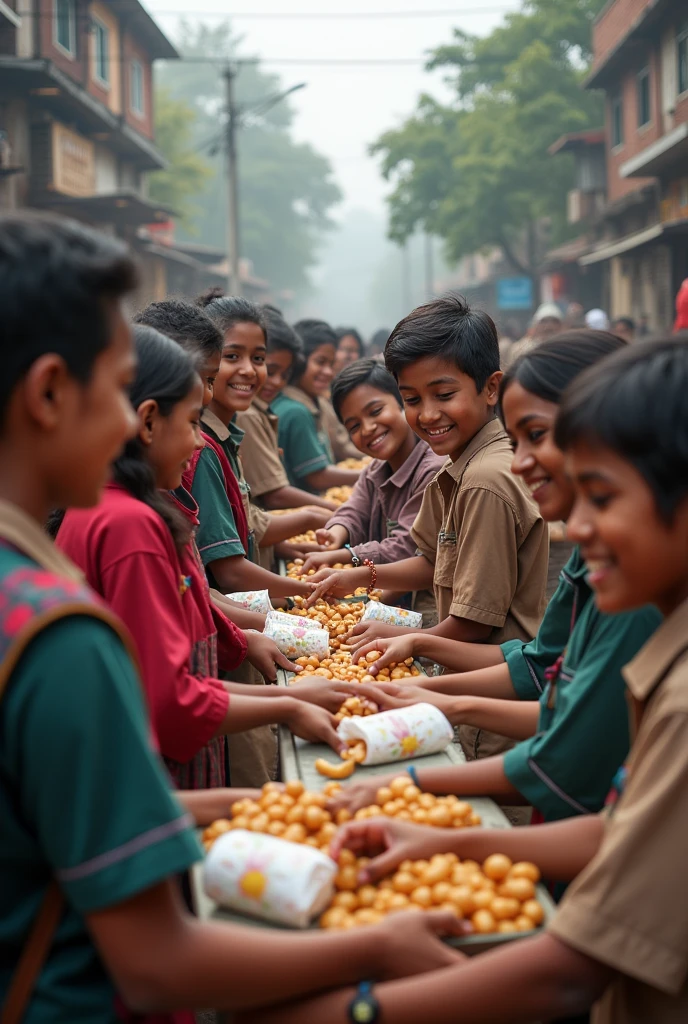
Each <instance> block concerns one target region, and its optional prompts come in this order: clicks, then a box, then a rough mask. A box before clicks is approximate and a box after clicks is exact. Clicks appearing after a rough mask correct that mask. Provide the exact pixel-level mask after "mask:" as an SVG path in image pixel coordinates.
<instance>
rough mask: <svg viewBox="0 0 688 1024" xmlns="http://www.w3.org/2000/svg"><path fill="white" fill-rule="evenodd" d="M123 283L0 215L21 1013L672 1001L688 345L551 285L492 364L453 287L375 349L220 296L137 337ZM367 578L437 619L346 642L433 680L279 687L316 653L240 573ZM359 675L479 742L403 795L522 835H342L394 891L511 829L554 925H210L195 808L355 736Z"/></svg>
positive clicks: (276, 1011)
mask: <svg viewBox="0 0 688 1024" xmlns="http://www.w3.org/2000/svg"><path fill="white" fill-rule="evenodd" d="M137 285H138V274H137V268H136V264H135V262H134V261H133V259H132V257H131V255H130V254H129V252H128V251H127V249H126V248H125V247H124V246H123V245H122V244H121V243H120V242H118V241H116V240H114V239H112V238H109V237H106V236H104V235H100V234H98V233H96V232H94V231H91V230H90V229H87V228H85V227H83V226H81V225H77V224H75V223H72V222H70V221H67V220H58V219H52V218H50V217H48V216H44V215H38V214H29V213H24V214H20V215H11V216H5V217H3V218H0V296H1V297H2V308H3V317H2V321H1V323H0V346H1V349H2V354H3V358H4V366H5V369H4V373H3V376H2V382H1V383H0V412H1V416H2V420H1V426H0V655H1V659H2V660H1V661H0V822H1V832H0V835H1V838H0V866H1V868H2V878H3V885H2V887H1V888H0V1005H1V1007H2V1011H1V1013H0V1019H1V1020H2V1024H18V1022H20V1021H25V1022H27V1024H34V1022H35V1024H38V1022H41V1024H43V1022H70V1024H81V1022H83V1024H87V1022H88V1024H96V1022H98V1024H100V1022H106V1021H107V1022H110V1021H112V1022H115V1021H146V1022H148V1024H164V1022H167V1024H172V1022H175V1024H190V1022H192V1021H193V1019H194V1017H193V1014H194V1011H200V1010H203V1009H205V1008H209V1007H212V1008H217V1009H219V1010H227V1011H230V1012H231V1013H232V1014H234V1015H235V1019H236V1020H237V1021H239V1022H241V1024H277V1022H279V1024H317V1022H321V1021H328V1022H330V1021H331V1022H336V1021H342V1022H344V1021H346V1020H355V1021H356V1020H361V1019H362V1018H360V1016H357V1014H358V1013H359V1011H360V1010H361V1005H362V1003H361V1001H360V999H358V998H357V992H358V993H359V995H360V994H361V993H362V992H363V993H364V994H365V1005H364V1010H365V1013H366V1017H365V1019H366V1021H369V1022H371V1024H372V1022H373V1021H375V1020H378V1019H380V1020H382V1021H383V1022H385V1024H418V1022H419V1021H429V1022H434V1024H445V1022H446V1024H454V1022H455V1021H456V1020H461V1021H465V1022H467V1024H488V1022H489V1024H500V1022H503V1024H518V1022H522V1024H528V1022H533V1021H536V1020H541V1021H544V1020H552V1019H565V1020H569V1021H570V1022H572V1021H574V1020H575V1021H576V1022H581V1021H584V1020H587V1019H589V1018H588V1014H589V1013H592V1020H594V1022H595V1024H649V1022H652V1024H678V1022H679V1021H681V1022H683V1021H685V1020H686V1019H688V977H687V976H688V913H686V908H685V906H684V904H683V901H682V898H681V896H680V893H681V892H682V891H683V882H684V879H683V872H684V863H685V862H684V860H683V858H684V856H686V854H687V853H688V846H687V843H686V838H685V837H686V832H685V825H684V820H685V817H684V816H685V813H686V810H688V804H687V801H688V796H687V794H688V786H687V785H686V783H688V743H687V742H686V740H687V739H688V737H687V736H686V723H687V722H688V717H687V715H686V710H687V702H688V411H687V409H686V403H685V393H686V390H687V389H688V334H684V333H681V325H680V324H679V326H678V328H677V333H676V335H675V336H674V337H667V338H652V339H640V338H635V325H634V324H633V323H632V321H629V320H628V319H627V318H620V319H619V320H617V321H614V322H613V323H609V321H608V319H607V317H606V316H605V314H604V313H603V312H602V311H601V310H591V311H589V312H588V314H587V315H585V316H584V319H583V322H582V323H576V324H574V325H566V324H565V323H564V318H563V317H562V314H561V312H560V311H559V309H558V307H557V306H555V305H544V306H541V307H540V309H539V310H538V311H537V313H536V315H535V318H534V321H533V329H532V331H531V332H530V334H529V336H528V337H527V338H526V339H523V340H522V341H521V342H518V343H516V344H514V345H513V346H510V349H509V351H508V352H507V353H505V352H504V351H501V352H500V339H499V337H498V333H497V329H496V327H495V324H494V323H493V321H492V319H491V318H490V317H489V316H488V315H487V313H485V312H483V311H481V310H478V309H471V308H470V307H469V306H468V305H467V304H466V303H465V301H463V300H462V299H461V298H459V297H457V296H453V295H448V296H443V297H440V298H436V299H433V300H432V301H430V302H428V303H426V304H425V305H423V306H421V307H419V308H417V309H415V310H413V311H410V312H409V313H408V315H407V316H405V317H404V318H403V319H402V320H401V321H400V322H399V323H398V324H397V325H396V326H395V327H394V328H393V329H392V330H391V331H383V332H381V334H380V336H376V337H375V338H373V339H372V342H371V344H370V346H365V345H364V343H363V341H362V338H361V336H360V335H359V333H358V332H357V331H356V330H355V329H354V328H352V327H342V328H339V329H337V330H335V329H333V328H332V327H331V326H330V325H329V324H327V323H326V322H325V321H323V320H316V319H308V320H301V321H299V322H296V323H294V324H289V323H288V322H287V321H286V319H285V318H284V316H283V315H282V313H281V312H280V311H279V310H278V309H276V308H274V307H272V306H263V307H259V306H257V305H255V304H254V303H252V302H250V301H249V300H247V299H245V298H240V297H235V296H227V295H222V294H217V293H212V294H208V295H205V296H202V297H200V298H198V299H194V298H191V297H186V298H169V299H165V300H163V301H160V302H155V303H153V304H151V305H149V306H148V307H146V308H144V309H141V310H139V311H138V312H137V313H136V314H135V316H134V317H133V319H132V320H130V319H129V318H128V317H127V316H126V315H125V312H124V310H125V305H126V303H127V302H128V301H131V296H132V295H133V294H134V293H135V290H136V288H137ZM687 294H688V293H687ZM580 314H582V310H581V311H579V313H578V314H577V315H578V316H580ZM382 335H384V337H382ZM502 347H503V346H502ZM353 456H355V457H356V458H358V459H360V458H361V456H365V457H367V461H366V464H365V465H364V468H363V469H361V468H357V469H352V468H345V467H346V464H347V463H346V460H348V459H350V458H351V457H353ZM338 463H341V464H338ZM342 486H351V487H353V491H352V493H351V496H350V497H349V498H348V500H346V501H345V502H344V503H343V504H339V503H336V502H334V501H333V500H332V497H331V496H329V497H328V495H327V491H328V489H330V488H333V487H334V488H338V487H342ZM562 522H564V523H565V524H566V532H567V537H568V540H569V542H570V543H571V545H572V549H571V553H570V557H569V559H568V562H567V563H566V565H565V566H564V568H563V570H562V571H561V574H560V577H559V582H558V586H557V587H556V589H555V591H554V593H552V594H551V595H548V592H547V580H548V559H549V552H550V544H551V541H550V526H551V525H552V524H557V523H562ZM308 531H313V532H314V534H315V538H316V540H315V542H307V541H304V540H303V539H299V538H302V537H303V535H304V534H306V533H308ZM294 557H300V558H301V559H302V560H303V563H304V564H303V570H302V571H303V577H302V578H301V579H292V578H288V577H285V576H282V575H279V574H278V573H277V572H276V559H277V558H294ZM344 562H347V563H348V562H350V563H352V565H353V568H349V569H346V570H342V569H341V568H339V566H340V565H341V564H342V563H344ZM373 586H376V587H379V588H381V590H382V592H383V600H385V601H386V602H387V603H392V604H396V605H401V606H405V607H408V608H414V609H416V610H419V611H421V612H422V618H423V625H422V628H418V629H413V630H412V629H409V628H406V627H401V626H391V625H389V624H387V623H384V622H381V621H377V620H366V621H361V622H360V623H359V624H358V625H357V626H355V627H353V629H352V630H351V631H350V634H349V635H348V637H347V640H348V643H349V644H350V647H351V652H352V657H353V658H354V659H358V658H362V657H364V656H367V655H368V654H370V652H372V651H375V652H377V653H378V655H379V656H378V658H377V661H376V662H375V663H374V665H373V666H372V667H371V669H370V674H371V676H373V677H375V676H376V675H377V674H378V673H379V671H380V669H381V668H384V667H385V666H386V665H391V664H395V663H396V664H402V663H403V662H405V661H407V660H408V659H409V658H425V659H428V661H431V662H434V663H435V664H436V666H438V668H439V672H438V673H437V674H434V675H428V676H413V677H409V678H407V679H405V678H400V679H395V681H394V683H393V684H383V683H378V682H377V681H373V682H372V683H365V684H351V683H346V682H343V681H341V680H337V679H325V678H323V677H322V676H318V677H309V676H306V675H304V674H303V673H302V674H301V675H300V676H299V677H298V679H297V681H296V684H295V685H294V686H292V687H290V688H289V690H288V692H285V690H284V689H283V688H281V687H276V686H273V685H270V684H272V683H274V681H275V677H276V672H277V669H278V668H284V669H291V670H294V669H295V666H294V665H292V664H291V663H290V662H289V661H288V660H287V659H286V658H285V657H284V656H283V655H282V654H281V653H280V651H279V650H278V648H277V647H276V645H275V644H274V643H273V641H272V640H271V639H269V638H268V637H267V636H266V635H264V633H263V628H264V626H265V616H264V615H263V614H260V613H257V612H254V611H249V610H247V609H246V608H245V607H243V605H242V604H241V603H240V602H239V601H238V600H237V594H238V592H242V591H255V590H267V591H268V593H269V595H270V599H271V600H272V602H273V604H274V605H275V606H284V605H285V604H286V605H287V606H289V605H290V604H293V599H294V598H295V597H300V598H301V599H302V600H303V601H304V602H306V603H307V604H314V603H315V602H317V601H319V600H321V599H327V600H329V599H332V600H335V599H339V598H341V597H343V596H345V595H346V594H349V593H351V592H352V591H353V590H354V588H358V587H363V588H368V589H369V590H370V589H371V588H372V587H373ZM232 595H234V596H232ZM548 597H549V599H548ZM352 693H357V694H362V695H363V696H367V697H370V699H372V700H375V702H376V703H377V704H378V706H379V707H380V708H384V709H386V708H401V707H406V706H407V705H409V704H416V703H419V702H421V703H429V704H434V705H435V706H436V707H438V708H439V709H440V710H441V711H442V712H443V713H444V715H445V716H446V718H447V719H448V720H449V722H450V723H451V724H452V725H454V726H455V727H456V735H457V739H456V742H457V743H459V744H460V745H461V748H462V750H463V754H464V755H465V763H461V764H458V765H456V766H453V767H447V768H433V767H423V766H422V764H421V765H419V766H417V767H414V769H413V773H412V778H413V782H414V784H415V785H417V786H418V787H420V788H421V789H422V790H423V791H425V792H427V793H435V794H456V795H457V796H462V797H463V796H466V797H471V796H481V795H483V796H489V797H492V798H493V799H495V800H497V801H498V802H499V803H500V804H501V805H502V806H504V808H505V810H506V811H507V813H508V815H509V817H510V818H511V820H512V822H513V823H514V824H516V825H517V826H519V827H516V828H513V829H509V830H499V831H498V832H495V831H493V830H490V829H485V828H466V829H460V830H451V829H443V828H429V827H426V826H423V825H418V824H413V823H410V822H404V821H393V820H391V819H382V818H380V819H372V820H371V819H366V820H351V821H349V823H348V824H344V825H343V826H342V828H341V829H340V830H339V832H338V833H337V835H336V837H335V839H334V842H333V846H332V851H331V852H332V856H333V857H335V858H336V857H337V856H338V854H339V853H340V852H341V851H342V850H343V849H349V850H353V851H355V852H356V853H357V854H365V855H366V856H368V857H369V858H370V859H369V861H368V863H367V865H366V867H365V876H366V880H370V881H375V880H377V879H380V878H382V877H384V876H386V875H387V874H388V873H389V872H390V871H391V870H394V869H395V868H396V867H397V866H398V865H400V864H401V863H402V862H403V861H405V860H414V859H429V858H431V857H432V856H433V855H435V854H437V853H453V854H456V855H458V856H459V857H460V858H461V859H475V860H477V861H481V860H483V859H484V858H485V857H486V856H488V855H489V854H491V853H494V852H495V850H496V849H498V850H499V852H501V853H504V854H506V855H507V856H509V857H511V858H512V859H513V860H514V861H525V860H527V861H532V862H534V863H536V864H537V865H539V867H540V869H541V870H542V873H543V875H544V877H545V878H546V879H547V881H548V883H549V884H550V885H551V888H552V892H553V893H554V895H555V898H556V899H557V901H558V909H557V913H556V915H555V917H554V919H553V921H551V922H550V923H549V925H548V927H547V928H546V929H542V930H540V932H538V933H537V934H535V935H534V936H533V937H527V938H522V939H520V940H519V941H515V942H512V943H509V944H507V945H505V946H502V947H499V948H497V949H494V950H492V951H491V952H490V953H486V954H483V955H479V956H475V957H473V958H471V959H466V958H465V957H464V956H462V955H461V954H460V953H458V952H457V951H456V950H455V949H453V948H451V947H450V946H449V945H447V944H446V943H445V942H443V941H442V939H443V937H446V936H448V935H456V934H460V933H461V932H462V931H465V927H466V926H465V924H464V923H462V922H461V921H459V920H458V919H457V918H456V917H455V916H454V915H452V914H451V913H448V912H445V911H436V912H428V913H411V912H407V913H405V914H400V915H398V916H397V915H395V916H393V917H390V918H387V919H386V920H384V921H382V922H381V923H379V924H376V925H371V926H369V927H366V928H364V929H361V930H357V931H347V930H342V931H331V932H330V931H328V932H313V931H310V932H305V933H302V934H295V933H293V932H291V933H290V932H287V931H271V930H258V929H252V928H247V927H242V926H240V925H230V924H227V923H220V922H208V921H201V920H198V919H197V918H195V917H194V916H193V914H192V912H191V911H190V909H189V892H188V880H187V872H188V871H189V869H190V868H191V866H192V865H193V864H194V862H195V861H197V860H198V859H200V857H201V855H202V850H201V847H200V845H199V842H198V839H197V836H196V830H197V829H198V827H200V826H204V825H208V824H210V823H211V822H213V821H215V820H216V819H218V818H224V817H227V816H229V815H231V808H232V805H233V804H234V803H235V802H236V801H238V800H241V799H245V798H246V797H247V796H255V794H256V790H257V787H259V786H261V785H263V784H264V783H265V782H267V781H269V780H274V779H275V778H276V776H277V773H278V771H279V768H278V763H277V748H276V742H275V732H274V729H273V727H274V725H276V724H278V723H282V724H284V725H286V726H288V727H289V728H290V729H291V731H292V732H293V733H294V735H296V736H298V737H302V738H303V739H304V740H306V741H311V742H325V743H327V744H329V745H330V746H331V747H332V748H333V750H335V751H337V752H341V751H342V750H343V742H342V740H341V738H340V736H339V734H338V732H337V730H336V724H337V723H336V720H335V718H334V712H336V711H337V710H338V709H339V707H340V705H341V703H342V701H343V700H344V699H346V697H347V696H349V695H351V694H352ZM629 711H630V714H629ZM394 774H397V773H394ZM392 777H393V776H391V775H390V776H389V777H386V776H379V775H378V776H375V779H374V781H370V780H366V779H364V781H363V782H358V783H356V782H351V783H349V784H348V785H346V786H345V787H344V788H343V789H342V790H341V791H340V792H339V793H338V794H337V795H336V796H334V797H332V798H331V808H332V810H333V811H335V810H339V811H341V810H346V811H347V812H348V815H347V817H351V818H353V816H354V815H355V813H356V811H357V810H359V809H360V808H362V807H367V806H369V805H370V804H371V803H372V802H374V797H375V793H376V791H377V790H378V788H379V787H380V786H381V785H385V784H386V783H387V782H388V781H390V780H391V779H392ZM357 986H358V989H357Z"/></svg>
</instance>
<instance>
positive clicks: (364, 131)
mask: <svg viewBox="0 0 688 1024" xmlns="http://www.w3.org/2000/svg"><path fill="white" fill-rule="evenodd" d="M519 6H520V5H519V4H518V3H514V2H513V0H511V2H510V3H508V2H507V3H504V2H502V3H499V2H495V3H490V2H489V0H488V2H485V0H483V2H482V3H481V2H480V0H458V2H454V3H451V2H449V0H434V2H433V0H369V2H368V3H367V4H364V3H362V2H361V0H358V2H357V3H356V4H353V5H352V4H350V3H349V0H237V2H236V9H235V10H232V9H230V8H228V7H227V5H226V4H225V3H224V2H222V0H198V6H197V7H190V6H189V4H188V0H148V7H149V9H150V10H151V12H152V13H153V14H154V15H155V16H156V18H157V19H158V21H159V22H160V24H161V25H162V26H163V28H164V29H165V31H166V32H168V33H169V35H170V36H171V37H172V38H173V39H175V40H177V39H178V38H179V36H178V31H179V17H178V16H177V15H176V14H175V12H179V15H183V16H184V17H185V18H186V19H187V20H192V21H196V20H198V21H203V22H205V23H206V24H208V25H212V24H213V23H219V22H220V21H222V20H225V19H227V18H229V19H230V21H231V23H232V26H233V29H234V31H235V32H236V33H237V34H238V35H239V36H241V37H242V40H243V41H242V44H241V55H242V56H247V55H251V56H254V55H255V56H258V57H260V59H261V65H262V67H263V68H264V69H265V70H266V71H269V72H273V73H275V74H277V75H279V77H280V80H281V83H282V85H283V86H284V88H288V87H289V86H291V85H294V84H296V83H299V82H305V83H307V88H305V89H303V90H301V91H300V92H298V93H296V94H295V95H294V96H293V97H291V98H290V104H291V106H292V108H293V110H294V111H295V114H296V116H295V119H294V122H293V128H292V135H293V136H294V138H295V139H296V140H298V141H305V142H310V143H311V144H312V145H314V146H315V147H316V148H317V150H318V151H319V152H320V153H322V154H323V155H325V156H326V157H327V158H328V159H329V160H330V161H331V164H332V167H333V171H334V176H335V179H336V181H337V184H338V185H339V187H340V189H341V190H342V193H343V199H342V202H341V203H340V204H339V205H338V206H337V207H336V208H335V210H334V211H333V217H334V219H335V220H336V222H337V227H336V228H335V230H333V231H332V232H330V233H329V235H328V236H327V237H326V239H325V241H324V242H323V245H322V247H321V251H320V262H319V264H318V266H317V267H316V268H314V270H313V271H312V273H311V279H312V281H313V289H312V291H311V294H310V295H307V296H305V297H304V299H303V300H302V302H301V308H300V310H299V312H309V313H316V312H317V313H319V314H321V315H324V316H326V317H327V318H329V319H332V320H333V321H336V322H344V323H348V322H352V323H354V324H357V325H359V326H360V327H361V329H363V330H364V331H366V332H371V331H372V330H374V329H375V328H376V327H379V326H382V325H387V324H391V323H392V322H393V321H394V320H395V319H397V318H398V317H399V316H400V315H401V314H402V312H403V311H404V310H405V309H406V308H408V301H409V300H410V301H417V300H418V299H420V298H422V297H423V295H424V294H425V288H424V276H425V261H426V256H427V253H426V252H425V251H424V245H423V242H422V240H420V239H419V240H414V241H412V242H411V243H410V244H409V252H408V255H407V263H406V267H405V268H404V266H403V265H402V256H401V254H400V252H399V250H398V248H396V247H394V246H391V245H390V244H389V243H387V242H386V239H385V234H386V223H387V212H386V207H385V202H384V197H385V194H386V191H387V190H388V186H387V184H386V182H385V181H384V180H383V179H382V176H381V175H380V173H379V169H378V166H377V161H376V160H375V159H374V158H372V157H370V156H369V155H368V153H367V149H368V146H369V145H370V143H371V142H373V141H374V140H375V139H376V138H377V137H378V136H379V135H380V134H381V133H382V132H383V131H385V130H387V129H389V128H392V127H394V126H395V125H397V124H399V123H400V122H401V121H402V120H403V119H404V118H405V117H407V116H408V115H409V114H410V113H411V112H412V111H413V109H414V107H415V104H416V100H417V97H418V95H419V94H420V93H421V92H423V91H426V92H427V91H429V92H431V93H433V94H434V95H436V96H438V97H439V98H442V99H444V98H447V97H448V95H449V93H448V90H446V89H445V87H444V85H443V83H442V77H441V74H440V73H437V72H435V73H433V74H428V73H426V72H425V71H424V70H423V65H424V61H425V58H426V53H427V51H428V50H430V49H431V48H433V47H435V46H437V45H439V44H442V43H448V42H449V41H450V38H451V34H452V29H453V28H455V27H460V28H463V29H464V30H465V31H467V32H470V33H476V34H479V35H482V34H485V33H487V32H489V31H490V30H491V29H492V28H493V27H494V26H495V25H497V24H498V23H499V22H500V21H501V20H502V18H503V16H504V14H505V13H506V12H508V11H509V10H516V9H518V7H519ZM424 7H427V8H428V9H427V10H426V11H424V13H423V15H422V16H413V13H412V12H416V13H417V12H418V11H419V10H423V8H424ZM344 11H346V12H347V17H332V16H327V17H325V16H324V15H335V14H341V13H342V12H344ZM438 11H439V12H442V13H440V14H439V15H438V14H437V13H436V12H438ZM445 11H446V13H444V12H445ZM373 12H375V13H381V14H388V15H390V16H388V17H371V16H370V15H371V13H373ZM401 12H408V16H401ZM293 13H297V14H302V15H304V16H303V17H287V15H290V14H293ZM357 13H359V14H360V15H361V16H360V17H356V16H355V15H356V14H357ZM278 15H279V16H278ZM393 60H398V61H403V62H404V63H400V64H398V65H395V64H370V65H368V64H365V63H361V64H356V63H351V64H338V63H336V62H337V61H352V62H356V61H361V62H365V61H393ZM435 249H436V253H435V257H436V269H437V270H438V272H439V271H440V270H441V265H440V256H439V250H438V248H437V247H435ZM256 269H257V271H258V272H260V268H256Z"/></svg>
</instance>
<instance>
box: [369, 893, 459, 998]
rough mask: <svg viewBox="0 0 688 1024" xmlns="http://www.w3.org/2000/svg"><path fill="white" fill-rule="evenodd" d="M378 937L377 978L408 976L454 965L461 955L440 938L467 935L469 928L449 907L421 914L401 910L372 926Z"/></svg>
mask: <svg viewBox="0 0 688 1024" xmlns="http://www.w3.org/2000/svg"><path fill="white" fill-rule="evenodd" d="M373 927H374V928H376V929H377V931H378V934H379V936H380V938H379V942H378V941H375V942H374V943H373V948H374V949H375V950H376V951H378V952H379V961H378V962H377V964H376V968H377V971H376V973H377V974H378V975H379V977H380V980H381V981H391V980H393V979H394V978H408V977H410V976H411V975H414V974H425V973H426V972H427V971H437V970H440V969H441V968H444V967H456V966H457V965H458V964H459V963H460V962H461V961H462V960H465V959H466V957H465V954H463V953H460V952H459V951H458V950H456V949H452V948H451V946H448V945H447V944H446V943H445V942H442V937H444V938H447V937H449V936H458V935H469V934H470V933H471V932H472V931H473V929H472V927H471V925H470V924H469V923H468V922H467V921H462V920H460V919H459V918H458V917H457V916H456V915H455V914H453V913H452V912H451V910H430V911H426V912H425V913H423V914H418V913H413V912H409V911H402V912H401V913H400V914H392V915H390V916H389V917H388V918H386V920H384V921H382V922H380V924H378V925H374V926H373Z"/></svg>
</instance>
